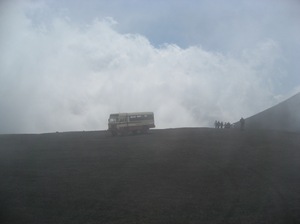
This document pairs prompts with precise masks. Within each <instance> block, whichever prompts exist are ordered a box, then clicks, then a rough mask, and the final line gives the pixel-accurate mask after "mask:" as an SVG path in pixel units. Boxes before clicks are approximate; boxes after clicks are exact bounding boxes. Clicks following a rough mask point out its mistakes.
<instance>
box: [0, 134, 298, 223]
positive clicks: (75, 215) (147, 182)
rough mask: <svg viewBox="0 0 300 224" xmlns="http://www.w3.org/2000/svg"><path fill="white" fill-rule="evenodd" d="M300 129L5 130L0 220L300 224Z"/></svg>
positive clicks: (0, 138)
mask: <svg viewBox="0 0 300 224" xmlns="http://www.w3.org/2000/svg"><path fill="white" fill-rule="evenodd" d="M299 145H300V135H299V134H296V133H288V132H278V131H277V132H276V131H272V132H271V131H263V130H261V131H257V132H252V131H249V130H246V131H244V132H239V131H238V130H237V129H206V128H185V129H165V130H153V131H151V132H150V133H149V134H147V135H130V136H123V137H111V136H109V135H107V134H106V132H104V131H95V132H70V133H51V134H40V135H0V166H1V167H0V168H1V169H0V178H1V182H0V202H1V204H0V223H2V224H5V223H9V224H13V223H38V224H40V223H49V224H50V223H63V224H68V223H70V224H76V223H115V224H119V223H122V224H127V223H128V224H132V223H155V224H157V223H161V224H166V223H230V224H234V223H253V224H254V223H255V224H257V223H272V224H279V223H282V224H283V223H299V222H300V215H299V214H300V191H299V189H300V173H299V170H300V163H299V161H300V151H299Z"/></svg>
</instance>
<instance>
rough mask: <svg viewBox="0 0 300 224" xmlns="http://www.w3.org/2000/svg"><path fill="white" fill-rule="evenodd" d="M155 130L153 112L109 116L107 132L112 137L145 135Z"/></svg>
mask: <svg viewBox="0 0 300 224" xmlns="http://www.w3.org/2000/svg"><path fill="white" fill-rule="evenodd" d="M150 128H155V124H154V113H153V112H137V113H118V114H110V116H109V119H108V131H110V133H111V134H112V136H116V135H119V134H129V133H134V134H135V133H147V132H148V131H149V129H150Z"/></svg>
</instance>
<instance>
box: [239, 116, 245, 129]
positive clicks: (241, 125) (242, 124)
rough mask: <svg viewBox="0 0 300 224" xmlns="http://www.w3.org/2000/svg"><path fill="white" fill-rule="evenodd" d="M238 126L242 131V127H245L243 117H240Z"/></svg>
mask: <svg viewBox="0 0 300 224" xmlns="http://www.w3.org/2000/svg"><path fill="white" fill-rule="evenodd" d="M240 128H241V131H244V129H245V119H244V118H241V119H240Z"/></svg>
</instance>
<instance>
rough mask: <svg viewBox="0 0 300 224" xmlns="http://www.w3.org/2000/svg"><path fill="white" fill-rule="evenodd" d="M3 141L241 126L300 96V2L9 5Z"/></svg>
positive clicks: (3, 24)
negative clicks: (114, 126) (124, 125)
mask: <svg viewBox="0 0 300 224" xmlns="http://www.w3.org/2000/svg"><path fill="white" fill-rule="evenodd" d="M0 10H1V13H0V33H1V37H0V50H1V53H0V59H1V60H0V97H1V98H0V115H1V116H0V122H1V126H0V133H18V132H50V131H67V130H93V129H106V125H107V124H106V123H107V118H108V115H109V113H115V112H127V111H128V112H132V111H145V110H146V111H147V110H149V111H154V113H155V116H156V123H157V126H158V127H160V128H165V127H182V126H210V125H212V123H213V121H214V120H215V119H220V120H224V121H231V122H232V121H236V120H238V119H239V118H240V116H251V115H253V114H254V113H257V112H259V111H261V110H263V109H266V108H268V107H269V106H272V105H274V104H275V103H277V102H279V101H280V100H283V99H285V98H287V97H288V96H290V95H292V94H294V93H296V92H299V91H300V75H299V69H300V63H298V58H300V43H299V40H300V30H299V22H300V13H299V12H300V3H299V1H296V0H295V1H293V0H284V1H283V0H275V1H274V0H272V1H271V0H266V1H258V0H257V1H237V0H236V1H233V0H232V1H221V0H219V1H208V0H207V1H206V0H204V1H196V0H194V1H183V0H182V1H179V0H177V1H174V0H169V1H167V0H166V1H143V0H139V1H138V0H126V1H125V0H124V1H121V0H118V1H104V0H102V1H101V0H100V1H99V0H97V1H96V0H90V1H79V0H72V1H71V0H65V1H50V0H49V1H47V0H45V1H2V2H1V3H0Z"/></svg>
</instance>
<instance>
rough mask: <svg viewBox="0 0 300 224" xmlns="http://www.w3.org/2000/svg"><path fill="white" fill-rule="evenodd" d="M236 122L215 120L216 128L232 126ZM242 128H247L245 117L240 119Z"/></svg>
mask: <svg viewBox="0 0 300 224" xmlns="http://www.w3.org/2000/svg"><path fill="white" fill-rule="evenodd" d="M232 127H234V124H230V122H223V121H215V128H232ZM240 129H241V130H242V131H243V130H244V129H245V119H244V118H241V119H240Z"/></svg>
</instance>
